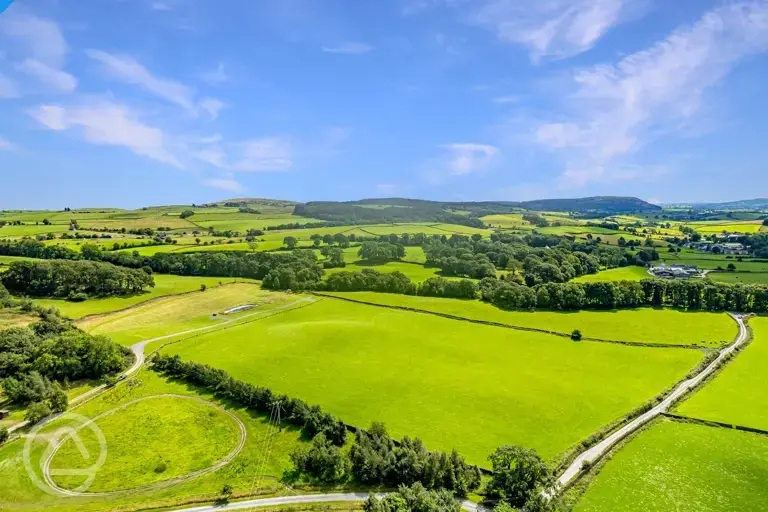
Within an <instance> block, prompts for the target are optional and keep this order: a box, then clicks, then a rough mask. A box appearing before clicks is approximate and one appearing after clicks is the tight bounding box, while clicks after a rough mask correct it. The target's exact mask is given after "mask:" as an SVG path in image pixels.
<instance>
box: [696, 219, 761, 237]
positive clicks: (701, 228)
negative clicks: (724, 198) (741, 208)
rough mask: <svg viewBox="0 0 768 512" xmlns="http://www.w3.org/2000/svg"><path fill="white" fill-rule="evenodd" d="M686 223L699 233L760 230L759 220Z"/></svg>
mask: <svg viewBox="0 0 768 512" xmlns="http://www.w3.org/2000/svg"><path fill="white" fill-rule="evenodd" d="M686 225H687V226H689V227H691V228H693V229H695V230H696V231H697V232H699V233H701V234H702V235H711V234H718V233H722V232H728V233H750V234H752V233H757V232H758V231H760V227H761V222H760V221H754V222H735V223H734V222H730V223H729V222H722V221H715V222H712V223H699V222H692V223H690V224H686Z"/></svg>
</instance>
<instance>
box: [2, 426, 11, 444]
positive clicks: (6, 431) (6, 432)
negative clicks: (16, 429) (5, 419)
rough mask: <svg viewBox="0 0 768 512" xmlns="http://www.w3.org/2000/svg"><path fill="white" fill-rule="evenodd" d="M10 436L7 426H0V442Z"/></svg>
mask: <svg viewBox="0 0 768 512" xmlns="http://www.w3.org/2000/svg"><path fill="white" fill-rule="evenodd" d="M10 436H11V434H10V433H9V432H8V429H7V428H5V427H0V444H3V443H4V442H6V441H7V440H8V438H9V437H10Z"/></svg>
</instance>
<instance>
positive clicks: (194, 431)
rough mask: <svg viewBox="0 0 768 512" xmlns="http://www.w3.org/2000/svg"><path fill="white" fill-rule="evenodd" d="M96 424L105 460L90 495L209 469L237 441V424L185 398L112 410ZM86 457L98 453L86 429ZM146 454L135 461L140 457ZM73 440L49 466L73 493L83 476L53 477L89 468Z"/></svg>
mask: <svg viewBox="0 0 768 512" xmlns="http://www.w3.org/2000/svg"><path fill="white" fill-rule="evenodd" d="M94 424H95V425H96V426H97V427H98V428H99V429H100V430H101V432H102V433H103V434H104V440H105V441H106V446H107V458H106V461H105V463H104V466H103V467H102V468H101V469H100V470H99V471H98V473H97V474H96V479H95V480H94V481H93V484H92V485H91V486H90V488H89V489H88V491H89V492H110V491H117V490H123V489H134V488H136V487H141V486H144V485H149V484H155V483H158V482H163V481H167V480H171V479H173V478H177V477H180V476H184V475H187V474H189V473H192V472H194V471H199V470H202V469H206V468H209V467H211V466H213V465H215V464H216V463H217V462H219V461H220V460H222V459H224V458H225V457H226V456H227V455H228V454H230V453H231V452H232V451H233V450H235V448H237V445H238V443H239V440H240V428H239V427H238V425H237V422H236V421H235V420H234V419H233V418H231V417H230V416H228V415H227V414H225V413H224V412H222V411H220V410H218V409H216V408H215V407H213V406H211V405H209V404H205V403H202V402H199V401H197V400H194V399H189V398H176V397H157V398H150V399H147V400H144V401H141V402H136V403H133V404H131V405H128V406H127V407H125V408H122V409H115V410H113V412H111V413H108V414H107V415H106V416H104V417H102V418H100V419H98V420H97V421H95V422H94ZM79 435H80V440H81V441H83V444H84V445H85V448H86V449H87V450H88V453H99V438H98V437H97V436H96V434H95V433H94V431H93V430H91V429H90V428H84V429H82V430H80V431H79ZM139 451H140V452H143V453H146V455H145V456H141V457H137V455H138V453H139ZM92 463H93V461H92V460H85V459H83V457H82V455H81V454H80V450H79V447H78V446H77V444H76V443H75V442H74V440H73V439H71V438H70V439H69V440H67V441H65V442H64V443H63V445H62V446H61V448H60V449H59V451H58V452H56V455H55V456H54V458H53V460H52V462H51V474H52V475H53V480H54V481H55V482H56V483H57V484H58V485H60V486H61V487H63V488H65V489H77V488H78V487H79V486H80V485H82V484H83V483H84V482H85V477H83V476H73V475H63V476H62V475H58V476H56V475H57V473H56V471H57V470H60V469H87V468H88V467H90V465H91V464H92Z"/></svg>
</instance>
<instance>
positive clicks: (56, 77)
mask: <svg viewBox="0 0 768 512" xmlns="http://www.w3.org/2000/svg"><path fill="white" fill-rule="evenodd" d="M18 67H19V70H21V71H23V72H24V73H26V74H28V75H31V76H34V77H37V78H38V79H39V80H40V81H41V82H43V83H44V84H46V85H49V86H51V87H53V88H54V89H56V90H58V91H61V92H74V91H75V89H77V78H75V77H74V76H72V75H70V74H69V73H67V72H66V71H61V70H59V69H56V68H53V67H51V66H49V65H48V64H45V63H44V62H40V61H39V60H36V59H27V60H25V61H24V62H22V63H21V64H19V66H18Z"/></svg>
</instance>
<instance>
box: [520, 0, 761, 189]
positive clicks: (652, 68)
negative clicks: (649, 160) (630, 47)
mask: <svg viewBox="0 0 768 512" xmlns="http://www.w3.org/2000/svg"><path fill="white" fill-rule="evenodd" d="M767 50H768V2H766V1H764V0H761V1H751V2H738V3H731V4H726V5H725V6H723V7H719V8H716V9H713V10H711V11H709V12H707V13H706V14H705V15H704V16H703V17H702V18H701V19H700V20H698V21H697V22H696V23H694V24H693V25H690V26H685V27H681V28H679V29H677V30H676V31H674V32H673V33H672V34H670V35H669V36H668V37H667V38H666V39H664V40H662V41H660V42H658V43H656V44H655V45H653V46H651V47H650V48H648V49H647V50H644V51H640V52H637V53H635V54H632V55H629V56H627V57H624V58H623V59H621V60H620V61H619V62H617V63H616V64H613V65H600V66H595V67H592V68H588V69H583V70H580V71H577V72H576V73H574V74H573V75H572V78H571V82H570V87H571V92H570V94H569V95H568V97H567V98H566V101H567V103H568V104H569V105H573V106H575V107H576V110H575V111H574V112H573V113H572V116H571V119H569V120H567V121H565V122H563V121H559V122H545V123H541V124H539V126H538V127H537V128H536V129H535V132H534V139H535V140H536V141H537V142H538V143H539V144H541V145H542V146H543V147H545V148H547V149H549V150H551V151H556V152H559V153H562V154H563V156H564V157H565V159H566V163H567V170H566V171H565V172H564V174H563V175H562V177H561V184H562V185H563V186H566V187H567V186H574V185H575V186H581V185H584V184H586V183H588V182H590V181H610V180H616V179H622V176H626V175H627V174H626V173H622V172H621V171H619V170H617V169H618V168H619V167H622V166H625V165H626V164H623V163H621V162H620V160H621V159H622V158H623V157H626V156H628V155H632V154H633V153H635V152H637V151H638V150H640V149H641V148H642V147H644V146H645V145H647V144H649V143H651V142H652V141H653V140H654V138H656V137H658V136H659V135H660V134H667V133H672V132H674V131H676V130H679V129H680V128H681V127H682V126H685V125H686V124H687V123H690V122H691V120H692V119H693V118H694V117H695V116H696V115H697V114H698V113H699V111H700V107H701V105H702V98H703V96H704V95H705V93H706V92H707V91H708V90H709V89H711V88H712V87H713V86H715V85H716V84H718V83H719V82H720V81H721V80H723V78H724V77H725V76H726V75H728V73H729V72H730V71H731V70H732V69H733V68H734V67H735V66H737V65H738V64H739V63H740V62H741V61H742V60H744V59H745V58H748V57H750V56H752V55H755V54H758V53H761V52H765V51H767ZM617 161H618V164H617ZM612 167H613V168H614V170H613V171H612V170H611V168H612ZM630 175H632V173H630Z"/></svg>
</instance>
